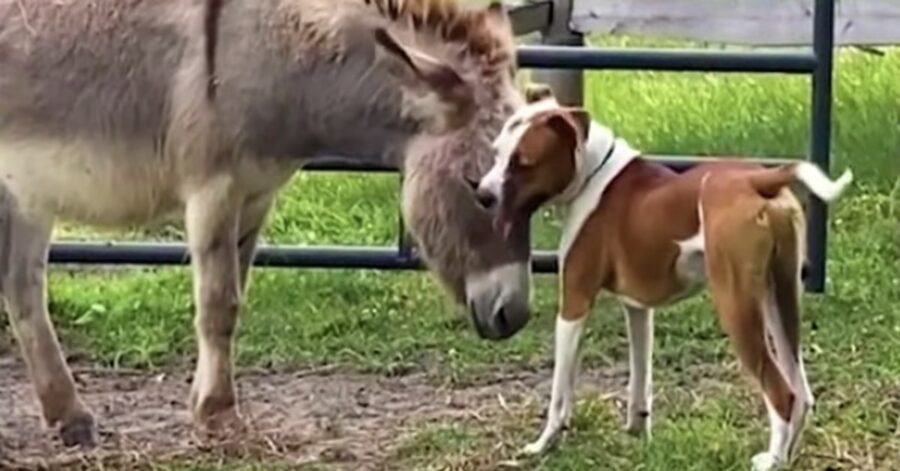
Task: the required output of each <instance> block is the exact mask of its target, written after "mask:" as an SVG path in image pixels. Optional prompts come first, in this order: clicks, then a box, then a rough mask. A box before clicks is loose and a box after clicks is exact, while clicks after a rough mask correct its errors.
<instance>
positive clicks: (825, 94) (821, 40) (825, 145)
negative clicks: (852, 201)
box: [806, 0, 834, 293]
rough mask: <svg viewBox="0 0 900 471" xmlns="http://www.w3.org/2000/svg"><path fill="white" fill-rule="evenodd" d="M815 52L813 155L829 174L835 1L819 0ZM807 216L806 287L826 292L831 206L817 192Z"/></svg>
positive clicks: (813, 290)
mask: <svg viewBox="0 0 900 471" xmlns="http://www.w3.org/2000/svg"><path fill="white" fill-rule="evenodd" d="M813 51H814V52H815V55H816V59H817V64H816V70H815V72H813V77H812V129H811V133H810V135H811V139H812V142H811V158H812V161H813V162H814V163H815V164H816V165H818V166H819V167H821V168H822V170H824V171H825V172H826V173H830V161H831V103H832V71H833V55H834V0H816V5H815V24H814V26H813ZM807 218H808V220H807V224H808V226H809V229H808V231H807V235H806V241H807V250H808V257H809V272H808V276H807V278H806V288H807V290H809V291H811V292H814V293H823V292H824V291H825V261H826V259H827V242H828V239H827V236H828V209H827V208H826V206H825V204H824V203H823V202H822V200H820V199H818V198H816V197H815V196H814V195H813V196H811V198H810V201H809V210H808V212H807Z"/></svg>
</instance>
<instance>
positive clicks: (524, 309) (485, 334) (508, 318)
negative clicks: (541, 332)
mask: <svg viewBox="0 0 900 471" xmlns="http://www.w3.org/2000/svg"><path fill="white" fill-rule="evenodd" d="M469 314H470V315H471V317H472V324H473V325H474V326H475V331H476V332H477V333H478V336H479V337H481V338H483V339H488V340H503V339H508V338H510V337H512V336H513V335H515V334H516V332H518V331H520V330H522V328H523V327H525V325H526V324H528V319H529V317H530V315H529V312H528V304H527V303H519V302H516V301H515V300H511V301H510V302H506V303H503V304H500V305H499V306H498V307H496V308H495V309H490V308H483V307H479V305H478V304H477V303H475V302H470V303H469Z"/></svg>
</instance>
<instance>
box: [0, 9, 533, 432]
mask: <svg viewBox="0 0 900 471" xmlns="http://www.w3.org/2000/svg"><path fill="white" fill-rule="evenodd" d="M515 71H516V62H515V43H514V37H513V33H512V28H511V26H510V23H509V18H508V17H507V15H506V13H505V12H504V10H503V9H502V7H500V6H499V5H496V4H495V5H491V6H490V7H486V8H483V9H464V8H462V7H459V6H457V5H456V4H455V3H453V2H452V1H449V0H405V1H404V0H268V1H259V0H127V1H124V0H92V1H90V2H87V1H66V0H63V1H54V2H49V1H47V0H0V221H2V223H0V292H2V294H3V298H4V301H5V306H6V309H7V312H8V313H9V315H10V319H11V325H12V329H13V332H14V334H15V336H16V338H17V340H18V343H19V345H20V348H21V352H22V356H23V357H24V360H25V363H26V365H27V367H28V372H29V376H30V379H31V382H32V384H33V386H34V388H35V392H36V396H37V398H38V400H39V402H40V405H41V410H42V415H43V418H44V420H45V422H46V423H47V425H48V426H50V427H57V426H58V433H59V436H60V437H61V439H62V442H63V444H64V445H66V446H76V445H82V446H92V445H94V444H95V443H96V423H95V420H94V417H93V415H92V413H91V412H90V410H89V409H88V407H87V406H86V405H85V403H84V402H83V400H82V399H81V397H80V396H79V394H78V393H77V391H76V388H75V385H74V382H73V378H72V374H71V372H70V371H69V369H68V367H67V366H66V363H65V359H64V356H63V353H62V351H61V347H60V345H59V342H58V340H57V337H56V334H55V332H54V328H53V325H52V322H51V320H50V318H49V315H48V312H47V299H46V271H47V253H48V246H49V241H50V239H51V233H52V228H53V224H54V221H57V220H66V221H72V222H78V223H84V224H91V225H97V226H106V227H121V226H125V225H134V224H144V223H149V222H151V221H154V220H157V219H159V218H163V217H170V216H179V217H182V218H183V220H184V222H185V227H186V231H187V243H188V246H189V250H190V254H191V265H192V269H193V287H194V288H193V289H194V293H193V295H194V301H195V304H196V312H195V330H196V336H197V343H198V358H197V366H196V370H195V373H194V377H193V382H192V386H191V392H190V397H189V407H190V411H191V414H192V417H193V421H194V423H195V424H196V425H197V426H198V427H199V428H201V429H203V430H207V431H222V430H234V429H239V428H240V426H241V424H242V423H243V422H242V419H241V415H240V413H239V410H238V400H237V395H236V393H235V387H234V379H233V371H232V370H233V363H232V339H233V336H234V331H235V328H236V326H237V321H238V312H239V309H240V305H241V301H242V297H243V293H244V292H245V290H246V287H247V284H248V279H249V267H250V266H251V264H252V260H253V256H254V251H255V247H256V245H257V239H258V237H259V233H260V230H261V228H262V227H263V225H264V222H265V219H266V215H267V213H268V212H269V209H270V207H271V206H272V202H273V199H274V198H275V195H276V193H277V191H278V189H279V188H280V187H281V186H282V185H283V184H284V183H285V182H286V181H287V180H288V179H289V178H290V177H291V176H292V175H293V174H294V173H295V172H296V171H298V170H299V169H300V168H301V167H302V165H303V164H304V163H306V162H309V161H310V160H311V159H315V158H318V157H322V156H341V157H344V158H348V159H356V160H360V161H369V162H387V163H391V164H395V165H397V166H398V167H400V168H401V169H403V171H404V173H405V174H406V178H405V182H404V188H403V213H404V216H405V219H406V220H407V221H408V225H409V228H410V232H411V233H412V236H413V237H414V239H415V241H416V242H417V245H418V246H419V249H420V251H421V256H422V257H423V259H424V261H425V263H426V265H427V266H428V267H429V268H430V269H431V271H432V272H433V273H434V274H436V275H437V278H438V279H439V280H440V281H441V282H442V285H443V286H444V287H445V288H446V291H447V292H449V293H450V294H451V295H452V297H453V299H454V300H455V301H456V302H458V303H459V304H461V305H463V304H464V305H467V306H468V309H469V310H470V314H471V317H472V319H473V322H474V325H475V327H476V331H477V333H478V334H479V335H480V336H481V337H483V338H488V339H503V338H507V337H510V336H511V335H513V334H514V333H515V332H516V331H517V330H519V329H520V328H521V327H522V326H524V325H525V324H526V322H527V320H528V315H529V314H528V302H529V292H530V290H529V284H530V277H529V257H530V254H529V240H528V227H527V225H523V226H522V227H517V228H515V229H514V231H513V232H514V234H513V236H512V237H511V240H512V242H509V241H508V240H507V239H506V238H505V237H503V236H502V235H501V234H499V233H497V232H496V231H495V229H494V227H493V225H492V223H491V217H490V216H489V214H488V212H487V211H485V210H484V209H483V208H481V207H480V206H479V205H478V204H477V201H476V199H475V197H474V193H473V190H472V188H471V187H470V185H469V184H468V183H467V182H470V181H472V180H473V179H475V180H477V178H479V177H480V175H481V174H483V173H484V172H485V171H486V170H487V168H488V167H489V166H490V164H491V161H492V150H491V141H492V138H493V136H494V135H496V133H498V132H499V130H500V128H501V126H502V124H503V121H504V120H505V119H506V117H507V116H508V115H509V114H511V113H512V111H513V110H514V109H516V108H518V107H520V106H521V105H522V98H521V96H520V94H519V92H518V91H517V90H516V87H515V83H514V78H515V77H514V75H515Z"/></svg>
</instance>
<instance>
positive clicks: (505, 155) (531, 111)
mask: <svg viewBox="0 0 900 471" xmlns="http://www.w3.org/2000/svg"><path fill="white" fill-rule="evenodd" d="M557 108H559V103H557V102H556V100H555V99H553V98H548V99H545V100H541V101H538V102H535V103H531V104H528V105H526V106H523V107H522V108H521V109H520V110H519V111H517V112H516V113H515V114H513V115H512V116H511V117H510V118H508V119H507V120H506V122H505V123H503V128H502V129H501V130H500V134H498V135H497V137H496V139H494V143H493V147H494V151H495V153H494V165H493V166H491V169H490V170H488V172H487V173H486V174H485V175H484V177H482V179H481V183H480V184H479V187H480V188H481V189H482V191H490V193H491V194H492V195H494V196H495V197H496V198H500V192H501V189H502V188H503V179H504V176H505V175H506V169H507V168H509V164H510V162H511V160H512V156H513V154H514V153H515V152H516V148H517V147H518V146H519V142H520V141H521V140H522V137H523V136H524V135H525V132H526V131H528V126H529V125H530V124H531V120H532V119H534V118H535V117H536V116H538V115H540V114H541V113H544V112H547V111H551V110H554V109H557Z"/></svg>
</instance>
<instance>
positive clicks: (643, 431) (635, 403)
mask: <svg viewBox="0 0 900 471" xmlns="http://www.w3.org/2000/svg"><path fill="white" fill-rule="evenodd" d="M622 305H623V306H624V308H625V321H626V323H627V324H628V345H629V352H630V353H629V370H630V373H629V379H628V418H627V422H626V424H625V430H627V431H628V433H631V434H634V435H646V436H647V437H648V438H649V437H650V423H651V413H652V408H653V396H652V394H653V310H652V309H644V308H639V307H633V306H629V305H628V304H624V303H623V304H622Z"/></svg>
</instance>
